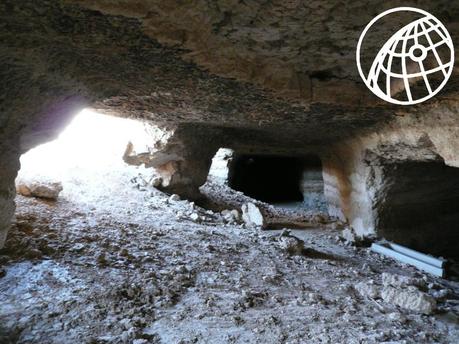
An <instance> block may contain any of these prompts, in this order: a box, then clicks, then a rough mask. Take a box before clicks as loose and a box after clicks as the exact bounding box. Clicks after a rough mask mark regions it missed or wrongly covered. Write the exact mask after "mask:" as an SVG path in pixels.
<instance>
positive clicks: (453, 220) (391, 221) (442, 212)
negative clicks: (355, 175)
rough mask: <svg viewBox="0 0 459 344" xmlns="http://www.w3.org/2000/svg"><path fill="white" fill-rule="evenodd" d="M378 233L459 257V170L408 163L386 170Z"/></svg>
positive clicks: (390, 238) (438, 163)
mask: <svg viewBox="0 0 459 344" xmlns="http://www.w3.org/2000/svg"><path fill="white" fill-rule="evenodd" d="M384 176H385V181H384V186H383V188H382V190H383V191H382V192H381V193H380V194H379V195H378V196H379V205H377V206H379V207H380V211H379V219H378V234H380V235H381V236H382V237H384V238H386V239H388V240H390V241H393V242H395V243H398V244H402V245H405V246H408V247H410V248H413V249H415V250H419V251H421V252H425V253H430V254H434V255H437V256H443V257H453V258H459V169H458V168H453V167H449V166H446V165H445V164H444V163H443V162H409V163H403V164H394V165H391V166H388V167H386V168H385V169H384Z"/></svg>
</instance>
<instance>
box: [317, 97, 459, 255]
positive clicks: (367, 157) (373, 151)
mask: <svg viewBox="0 0 459 344" xmlns="http://www.w3.org/2000/svg"><path fill="white" fill-rule="evenodd" d="M457 113H458V108H457V105H456V104H455V103H453V102H450V103H448V104H444V106H442V107H437V106H435V107H427V106H426V107H425V110H424V113H423V114H422V117H421V116H420V117H418V121H417V122H413V121H409V120H408V119H407V118H405V117H403V116H401V117H400V118H399V119H398V120H397V122H396V123H395V124H394V123H392V124H391V125H390V126H387V127H386V128H384V129H382V130H380V131H377V132H375V133H372V134H369V135H362V137H359V138H355V139H352V140H348V141H345V142H341V143H340V144H339V145H335V146H334V147H333V149H331V150H330V151H329V152H328V153H327V154H324V156H323V167H324V182H325V195H326V197H327V200H328V202H329V212H330V214H332V215H336V216H339V217H341V218H342V219H345V220H347V221H349V223H350V225H351V227H352V228H353V230H354V231H355V232H356V234H357V235H359V236H367V235H375V234H376V235H378V236H384V235H387V233H388V232H387V228H386V226H387V209H388V208H387V207H390V206H391V205H390V204H391V203H393V202H394V197H395V198H396V197H397V196H394V195H396V194H397V193H400V192H401V191H397V190H403V188H404V186H403V184H406V183H407V180H408V181H411V182H413V180H417V181H418V182H419V183H420V185H419V189H418V190H426V188H425V186H423V185H422V183H425V182H426V180H424V179H423V178H428V176H424V177H423V176H421V174H422V173H423V169H422V168H420V169H419V171H417V172H414V171H413V169H412V168H407V167H406V166H429V165H428V164H436V165H434V166H437V167H435V168H432V169H428V170H429V171H430V173H433V174H436V178H438V180H437V181H436V182H435V181H434V180H433V179H432V175H431V176H430V178H431V179H432V181H431V182H434V183H435V184H436V186H433V188H432V189H431V191H433V190H434V189H435V187H437V188H438V192H441V191H440V190H442V189H444V188H443V187H442V185H444V178H446V179H450V178H451V176H450V175H455V173H456V172H455V171H456V169H455V168H457V167H459V164H458V156H457V153H456V152H457V151H458V148H459V125H458V123H457ZM439 118H441V121H439ZM413 164H414V165H413ZM416 164H419V165H416ZM425 164H427V165H425ZM441 166H445V167H441ZM447 166H450V168H449V169H448V172H447V173H446V172H445V173H443V170H444V169H445V168H446V167H447ZM453 167H455V168H453ZM394 169H398V172H397V174H396V176H394V173H391V172H390V171H393V170H394ZM434 171H436V172H434ZM418 173H419V175H418V177H417V179H416V178H415V177H416V175H417V174H418ZM424 173H425V168H424ZM442 181H443V182H442ZM450 183H452V184H454V183H455V182H454V181H450ZM452 184H451V185H450V188H451V186H452ZM410 192H412V194H413V196H414V195H416V189H412V190H411V191H410ZM387 193H389V194H390V196H387ZM399 196H400V194H399ZM414 197H415V196H414ZM424 197H427V194H424ZM432 197H433V196H432ZM446 198H450V196H447V197H446ZM405 200H406V209H404V210H403V208H401V212H399V214H398V215H396V216H398V217H400V216H408V217H409V216H412V215H413V213H414V212H417V211H419V212H426V211H428V213H429V214H433V215H432V216H435V213H436V211H435V208H436V207H437V206H438V205H434V204H432V207H427V206H423V205H422V202H421V203H419V202H418V203H419V204H416V202H412V201H409V200H408V199H406V198H405ZM437 200H439V199H438V198H437ZM398 202H402V203H403V198H401V199H400V200H399V201H398ZM426 202H428V201H426ZM433 203H435V202H433ZM392 206H393V204H392ZM410 207H411V209H410ZM416 209H417V210H416ZM402 210H403V211H402ZM450 213H454V211H453V210H451V211H450ZM402 214H404V215H402ZM413 221H414V222H416V220H413ZM439 226H440V227H441V225H440V224H439ZM392 227H393V226H392ZM399 229H400V230H401V231H402V230H403V225H400V228H399ZM454 230H456V228H455V229H454ZM420 232H421V230H419V233H420ZM406 235H407V234H406V233H405V234H404V233H403V231H402V232H401V233H400V235H399V236H393V235H392V238H396V239H397V240H398V241H403V240H401V239H403V238H405V239H406ZM449 235H450V238H452V237H451V235H454V237H455V236H456V235H457V234H454V233H453V231H450V232H449ZM420 236H422V235H421V234H420ZM408 237H409V235H408ZM427 237H428V235H427V234H426V238H427ZM405 242H406V243H408V242H409V240H405ZM440 246H444V245H440ZM437 251H438V250H437Z"/></svg>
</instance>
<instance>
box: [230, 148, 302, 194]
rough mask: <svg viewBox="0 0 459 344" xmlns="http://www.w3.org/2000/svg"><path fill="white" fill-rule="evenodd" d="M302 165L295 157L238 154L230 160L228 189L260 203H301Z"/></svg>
mask: <svg viewBox="0 0 459 344" xmlns="http://www.w3.org/2000/svg"><path fill="white" fill-rule="evenodd" d="M302 173H303V162H302V160H301V159H299V158H292V157H282V156H269V155H240V156H237V157H235V158H234V159H233V162H232V165H231V167H230V171H229V176H228V180H229V186H230V187H231V188H233V189H235V190H238V191H242V192H243V193H244V194H246V195H247V196H250V197H252V198H255V199H258V200H260V201H264V202H268V203H275V202H301V201H303V193H302V191H301V189H300V187H301V178H302Z"/></svg>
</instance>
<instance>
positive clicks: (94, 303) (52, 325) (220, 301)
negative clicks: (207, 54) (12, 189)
mask: <svg viewBox="0 0 459 344" xmlns="http://www.w3.org/2000/svg"><path fill="white" fill-rule="evenodd" d="M119 178H121V179H120V180H119V182H120V183H118V184H116V185H118V186H117V188H115V189H110V190H109V191H110V192H107V189H106V188H103V187H100V192H99V193H97V192H96V193H95V194H94V191H93V193H92V194H91V196H88V195H87V194H85V192H84V189H85V188H88V187H91V184H90V183H89V182H88V183H86V184H85V183H80V184H79V185H77V184H75V185H74V188H73V189H72V188H69V187H67V191H65V185H64V192H63V194H62V195H61V197H60V198H59V199H58V201H57V202H47V201H43V200H40V199H35V198H25V197H22V196H18V197H17V213H16V219H15V222H14V225H13V228H12V230H11V232H10V235H9V238H8V241H7V244H6V247H5V248H4V249H3V250H1V251H0V254H1V257H0V263H1V270H0V275H1V278H0V326H1V327H0V343H5V344H6V343H59V344H60V343H88V344H89V343H135V344H141V343H458V338H459V322H458V314H459V294H458V291H459V283H457V282H452V281H447V280H442V279H438V278H433V277H431V276H427V275H424V274H422V273H420V272H418V271H416V270H415V269H414V268H411V267H407V266H401V265H399V264H397V263H395V262H393V261H391V260H388V259H384V258H382V257H380V256H378V255H376V254H374V253H370V252H369V250H368V248H364V247H362V248H356V247H353V246H350V245H347V244H346V243H345V242H343V241H342V240H341V239H340V238H339V236H338V235H339V231H338V229H336V227H339V224H336V223H330V222H327V221H325V220H324V219H323V218H320V217H319V220H320V221H319V220H318V219H317V218H314V217H310V216H309V215H308V216H309V217H307V218H308V219H310V220H311V221H310V225H309V226H308V227H307V229H302V230H292V231H291V232H290V233H289V232H286V231H283V232H282V233H281V231H280V230H260V229H257V228H247V227H245V226H244V225H242V224H241V223H237V222H232V221H229V220H228V219H225V218H224V217H223V216H222V215H221V214H220V213H219V212H216V211H215V212H214V211H211V210H205V209H203V208H200V207H198V206H197V205H195V204H194V203H190V202H188V201H182V200H178V199H177V198H176V197H169V196H168V195H165V194H163V193H161V192H159V191H156V190H155V189H154V188H152V187H149V186H148V185H143V184H142V183H140V182H139V180H138V178H134V179H132V178H129V179H127V178H128V177H127V176H121V177H119ZM123 178H125V180H122V179H123ZM122 182H124V183H122ZM78 188H80V191H79V192H77V191H78ZM94 189H97V188H96V187H94V188H93V189H92V190H94ZM212 190H214V191H215V190H217V192H216V193H214V194H213V196H212V192H213V191H212ZM219 190H220V189H219V188H218V187H217V188H214V187H212V186H207V187H206V192H207V193H208V195H209V198H210V199H212V197H213V198H214V201H215V198H218V194H220V193H219ZM220 191H221V190H220ZM72 195H73V196H72ZM244 200H245V199H243V201H244ZM226 201H228V200H226ZM222 202H223V201H222ZM234 202H236V203H237V196H235V197H234V198H233V205H235V203H234ZM229 203H231V202H229ZM214 204H215V203H214ZM220 205H221V204H220ZM236 205H237V204H236ZM271 210H272V212H274V213H275V211H274V210H273V209H271ZM264 211H265V212H266V209H265V210H264ZM193 214H197V215H193ZM282 214H283V216H284V219H285V216H287V215H288V214H287V213H286V212H283V213H282ZM271 215H272V213H271ZM311 216H312V215H311ZM294 217H295V216H294ZM307 218H303V221H306V220H307ZM297 220H298V219H297V218H295V221H297ZM228 222H231V223H228ZM301 240H302V241H303V242H304V245H303V242H302V241H301ZM383 273H384V274H383ZM387 288H389V289H390V290H391V291H392V292H393V293H395V294H397V293H399V294H400V293H403V292H407V293H408V294H410V293H411V294H410V295H412V296H413V295H414V296H413V297H414V298H415V300H414V301H413V302H411V303H410V302H408V303H407V302H405V303H404V301H403V300H400V295H398V296H399V297H398V298H397V297H392V298H391V297H390V296H387ZM385 293H386V294H385ZM396 296H397V295H396ZM402 296H403V295H402ZM418 296H419V299H416V297H418ZM405 301H406V300H405ZM423 302H424V303H423ZM426 302H427V305H428V306H429V307H430V306H431V308H429V307H428V309H427V310H426V309H423V308H422V305H425V304H426ZM422 309H423V310H422ZM424 313H428V314H424Z"/></svg>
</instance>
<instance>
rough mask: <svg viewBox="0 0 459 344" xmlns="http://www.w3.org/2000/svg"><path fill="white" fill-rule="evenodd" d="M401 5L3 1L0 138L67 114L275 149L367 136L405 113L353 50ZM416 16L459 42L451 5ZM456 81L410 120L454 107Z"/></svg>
mask: <svg viewBox="0 0 459 344" xmlns="http://www.w3.org/2000/svg"><path fill="white" fill-rule="evenodd" d="M399 5H400V2H398V1H389V2H384V3H383V2H375V1H301V0H289V1H285V0H279V1H274V0H271V1H251V0H221V1H205V0H195V1H183V0H174V1H161V0H142V1H140V0H138V1H127V0H126V1H111V0H89V1H88V0H84V1H83V0H81V1H80V0H61V1H21V2H20V3H18V2H17V1H13V0H5V1H2V3H1V4H0V26H1V29H0V44H1V50H0V62H1V63H0V75H1V77H2V80H3V81H4V82H3V83H2V85H1V86H0V88H1V90H0V91H1V94H2V97H3V99H2V101H1V104H2V105H1V106H2V109H1V112H0V127H1V128H2V130H3V133H5V132H6V131H7V130H11V131H22V132H30V133H34V132H37V131H38V132H39V131H40V130H41V129H42V128H44V129H47V128H48V127H51V126H53V125H54V126H59V125H61V124H50V122H55V123H60V121H61V119H60V118H61V117H63V118H64V117H66V116H61V115H59V114H60V113H61V112H62V111H61V110H62V108H78V107H80V106H93V107H95V108H99V109H103V110H104V111H107V112H110V113H114V114H116V115H119V116H129V117H136V118H143V119H151V120H153V121H154V122H157V123H160V124H163V125H168V124H186V125H201V126H202V125H205V126H208V127H211V128H215V130H216V131H218V133H219V135H222V136H223V137H225V138H226V140H227V141H232V142H248V143H253V144H260V143H263V144H269V145H272V146H292V145H303V146H304V145H323V144H327V143H330V142H337V141H339V140H340V139H343V138H346V137H349V136H353V135H354V136H355V135H356V133H360V132H364V131H374V130H375V129H377V128H379V127H381V126H384V125H387V124H388V123H390V122H391V121H393V120H394V118H397V117H398V116H397V115H407V113H408V109H406V108H403V109H402V108H401V107H396V106H391V105H387V104H383V103H382V102H381V101H379V100H378V99H377V98H376V97H375V96H373V95H372V94H371V92H369V91H368V90H367V89H366V87H365V86H364V85H363V82H362V81H361V80H360V78H359V76H358V72H357V69H356V67H355V46H356V43H357V40H358V37H359V34H360V32H361V30H362V29H363V27H364V26H365V25H366V24H367V23H368V22H369V21H370V20H371V18H372V17H374V16H375V15H376V14H378V13H380V12H382V11H383V10H385V9H387V8H391V7H395V6H399ZM412 5H413V6H417V7H420V8H423V9H425V10H427V11H430V12H431V13H434V14H435V15H436V16H437V17H438V18H441V20H442V21H443V22H444V23H445V25H446V26H447V27H448V29H449V31H450V33H451V35H452V37H453V40H454V39H455V38H457V37H459V21H458V20H457V18H459V3H454V2H451V1H436V2H432V1H416V2H413V4H412ZM382 31H384V28H383V29H382ZM456 46H457V44H456ZM456 55H457V54H456ZM457 74H458V72H457V69H455V70H454V72H453V76H452V78H451V80H450V82H449V83H448V85H447V87H446V88H445V89H444V90H443V91H442V93H441V94H440V95H439V96H437V97H436V98H435V100H432V101H430V102H429V103H427V104H424V105H423V106H424V107H422V108H421V107H419V106H417V107H412V108H410V109H409V112H410V113H409V116H414V117H416V116H419V115H420V110H421V109H422V111H424V109H425V108H431V107H436V106H438V104H439V103H440V102H442V101H443V102H445V103H446V102H450V101H454V100H455V99H457V98H456V97H457V95H456V92H457V91H458V90H459V86H458V82H457V81H456V79H457ZM426 105H427V106H426ZM50 109H51V110H50ZM422 111H421V112H422ZM411 113H414V115H411ZM421 115H422V114H421ZM31 120H32V121H31ZM62 121H63V122H65V121H64V120H62ZM32 122H33V124H32ZM63 124H64V123H63ZM63 124H62V125H63ZM0 134H1V132H0ZM30 135H33V134H30ZM30 135H29V136H30ZM25 146H27V144H25Z"/></svg>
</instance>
